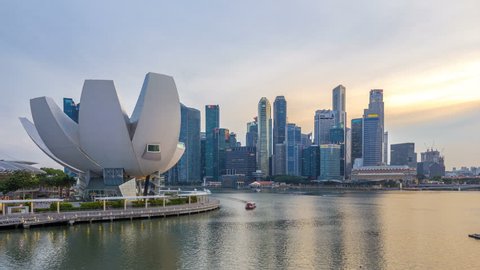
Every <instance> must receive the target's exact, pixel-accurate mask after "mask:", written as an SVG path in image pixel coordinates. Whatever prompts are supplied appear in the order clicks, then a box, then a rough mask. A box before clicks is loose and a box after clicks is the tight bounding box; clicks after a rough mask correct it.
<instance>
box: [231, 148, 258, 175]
mask: <svg viewBox="0 0 480 270" xmlns="http://www.w3.org/2000/svg"><path fill="white" fill-rule="evenodd" d="M256 163H257V161H256V149H255V147H250V146H240V147H233V148H227V149H226V150H225V170H226V174H244V175H245V178H246V179H247V180H249V181H251V180H254V176H253V175H254V173H255V171H256V169H257V167H256Z"/></svg>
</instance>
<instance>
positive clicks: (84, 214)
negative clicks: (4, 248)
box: [0, 199, 220, 229]
mask: <svg viewBox="0 0 480 270" xmlns="http://www.w3.org/2000/svg"><path fill="white" fill-rule="evenodd" d="M219 208H220V201H218V200H215V199H208V200H206V201H203V202H198V203H190V204H182V205H171V206H159V207H148V208H133V207H131V208H127V209H111V210H110V209H105V210H91V211H70V212H48V213H27V214H12V215H4V216H0V229H9V228H24V229H28V228H31V227H37V226H45V225H74V224H76V223H91V222H105V221H115V220H128V219H130V220H133V219H146V218H164V217H170V216H181V215H191V214H198V213H202V212H208V211H213V210H216V209H219Z"/></svg>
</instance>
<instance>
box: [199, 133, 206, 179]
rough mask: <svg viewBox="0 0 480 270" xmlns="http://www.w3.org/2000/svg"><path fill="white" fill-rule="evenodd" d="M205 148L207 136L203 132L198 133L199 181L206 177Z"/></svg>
mask: <svg viewBox="0 0 480 270" xmlns="http://www.w3.org/2000/svg"><path fill="white" fill-rule="evenodd" d="M206 146H207V135H206V134H205V132H200V172H201V174H200V176H201V179H202V180H203V178H204V177H205V176H206V171H205V170H206V166H205V156H206V155H205V151H206Z"/></svg>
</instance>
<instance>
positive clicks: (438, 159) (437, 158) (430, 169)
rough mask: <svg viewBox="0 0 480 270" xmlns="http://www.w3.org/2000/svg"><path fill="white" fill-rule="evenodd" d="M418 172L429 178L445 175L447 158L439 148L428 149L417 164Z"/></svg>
mask: <svg viewBox="0 0 480 270" xmlns="http://www.w3.org/2000/svg"><path fill="white" fill-rule="evenodd" d="M417 173H418V174H419V175H420V176H425V177H427V178H433V177H436V176H437V177H443V176H445V158H444V157H443V156H441V154H440V152H439V151H438V150H433V149H427V151H426V152H423V153H421V162H420V163H418V164H417Z"/></svg>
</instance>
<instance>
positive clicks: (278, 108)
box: [273, 96, 287, 154]
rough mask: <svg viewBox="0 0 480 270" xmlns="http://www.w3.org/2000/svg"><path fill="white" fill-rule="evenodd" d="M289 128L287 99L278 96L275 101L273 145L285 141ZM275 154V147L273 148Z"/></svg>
mask: <svg viewBox="0 0 480 270" xmlns="http://www.w3.org/2000/svg"><path fill="white" fill-rule="evenodd" d="M286 129H287V101H286V100H285V97H284V96H278V97H276V98H275V101H274V102H273V145H274V146H275V145H277V144H279V143H283V142H285V135H286ZM273 154H275V148H273Z"/></svg>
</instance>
